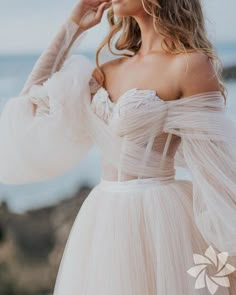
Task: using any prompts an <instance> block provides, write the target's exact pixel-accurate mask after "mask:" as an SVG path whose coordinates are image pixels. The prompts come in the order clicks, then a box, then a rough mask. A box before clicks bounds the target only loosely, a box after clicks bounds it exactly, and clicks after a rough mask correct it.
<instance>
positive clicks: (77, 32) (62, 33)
mask: <svg viewBox="0 0 236 295" xmlns="http://www.w3.org/2000/svg"><path fill="white" fill-rule="evenodd" d="M87 33H88V31H85V30H83V29H82V28H81V27H80V26H79V25H77V24H76V23H75V22H74V21H72V20H70V19H67V20H66V21H65V22H64V23H63V24H62V26H61V27H60V28H59V30H58V32H57V34H56V35H55V37H54V38H53V40H52V41H50V44H49V45H48V47H47V48H46V49H45V50H44V51H43V52H42V54H41V55H40V57H39V58H38V60H37V62H36V63H35V65H34V67H33V69H32V71H31V73H30V75H29V77H28V79H27V80H26V82H25V85H24V87H23V89H22V90H21V92H20V95H23V94H26V93H27V92H28V91H29V90H30V88H31V87H32V86H33V85H42V83H43V82H44V81H46V80H47V79H48V78H49V77H51V76H52V75H53V74H54V73H55V72H57V71H59V70H60V69H61V67H62V66H63V63H64V62H65V60H66V59H67V58H68V57H70V55H71V53H72V48H73V45H74V42H75V41H76V40H77V42H76V44H77V45H80V44H81V42H82V40H83V39H84V37H85V36H86V35H87Z"/></svg>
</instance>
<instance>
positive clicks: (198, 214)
mask: <svg viewBox="0 0 236 295" xmlns="http://www.w3.org/2000/svg"><path fill="white" fill-rule="evenodd" d="M164 131H165V132H167V133H173V134H176V135H178V136H180V137H181V149H182V153H183V157H184V160H185V163H186V165H187V167H188V169H189V171H190V172H191V174H192V181H193V210H194V218H195V221H196V224H197V226H198V228H199V230H200V232H201V234H202V236H203V237H204V238H205V240H206V241H207V242H208V244H210V245H212V246H214V247H215V248H216V249H218V250H219V251H222V252H228V254H229V255H230V256H235V255H236V126H235V124H234V122H233V121H232V120H231V119H230V118H229V117H228V116H227V115H226V108H225V104H224V98H223V96H222V95H221V93H220V92H219V91H209V92H204V93H199V94H197V95H193V96H189V97H185V98H181V99H179V100H177V101H173V103H172V102H171V103H170V104H169V108H168V115H167V118H166V122H165V127H164Z"/></svg>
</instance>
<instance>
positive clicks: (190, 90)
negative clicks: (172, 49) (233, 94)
mask: <svg viewBox="0 0 236 295" xmlns="http://www.w3.org/2000/svg"><path fill="white" fill-rule="evenodd" d="M173 72H174V76H175V77H176V79H177V80H178V83H179V86H180V89H181V92H182V96H185V97H187V96H190V95H194V94H197V93H201V92H207V91H218V90H219V89H220V88H219V81H218V78H217V76H216V73H215V69H214V67H213V64H212V62H211V61H210V59H209V57H208V56H207V55H206V54H205V53H202V52H190V53H183V54H178V55H177V56H176V58H175V62H174V67H173Z"/></svg>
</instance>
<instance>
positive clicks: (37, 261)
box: [0, 187, 90, 295]
mask: <svg viewBox="0 0 236 295" xmlns="http://www.w3.org/2000/svg"><path fill="white" fill-rule="evenodd" d="M89 192H90V188H88V187H83V188H81V189H80V190H79V191H78V193H76V195H75V196H74V197H72V198H71V199H67V200H65V201H63V202H61V203H59V204H57V205H55V206H51V207H46V208H42V209H37V210H31V211H27V212H26V213H24V214H15V213H12V212H10V211H9V210H8V207H7V204H6V203H2V204H1V205H0V295H32V294H34V295H36V294H40V295H42V294H50V293H52V290H53V287H54V284H55V279H56V274H57V271H58V267H59V263H60V260H61V257H62V253H63V250H64V247H65V243H66V240H67V238H68V235H69V232H70V229H71V227H72V224H73V222H74V220H75V218H76V215H77V214H78V212H79V209H80V207H81V205H82V203H83V202H84V200H85V198H86V197H87V195H88V194H89Z"/></svg>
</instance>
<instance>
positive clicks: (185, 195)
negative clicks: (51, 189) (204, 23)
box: [0, 21, 236, 295]
mask: <svg viewBox="0 0 236 295" xmlns="http://www.w3.org/2000/svg"><path fill="white" fill-rule="evenodd" d="M79 29H80V28H79V27H78V26H77V25H76V24H75V23H73V22H72V21H66V22H65V23H64V24H63V26H62V27H61V28H60V30H59V32H58V34H57V35H56V36H55V39H54V40H53V41H52V42H51V43H50V44H49V46H48V48H47V49H46V50H45V51H44V52H43V53H42V55H41V57H40V58H39V60H38V61H37V63H36V64H35V66H34V68H33V70H32V73H31V74H30V76H29V78H28V80H27V81H26V83H25V85H24V88H23V90H22V91H21V93H20V95H19V96H17V97H12V98H11V99H9V100H8V101H7V102H6V104H5V105H4V108H3V110H2V112H1V117H0V140H1V144H0V181H1V182H2V183H7V184H22V183H30V182H35V181H43V180H47V179H50V178H52V177H56V176H59V175H62V174H63V173H65V172H66V171H69V170H70V169H72V168H74V167H75V166H77V165H79V162H80V160H81V159H82V158H83V157H84V156H85V155H86V153H87V152H88V151H89V149H90V148H91V147H92V146H93V145H94V144H96V146H97V147H98V148H99V150H100V154H101V159H102V171H101V181H100V183H99V184H98V185H96V186H95V187H94V188H93V189H92V190H91V192H90V194H89V196H88V197H87V198H86V200H85V201H84V203H83V205H82V207H81V209H80V210H79V213H78V215H77V217H76V220H75V222H74V224H73V227H72V229H71V232H70V235H69V238H68V241H67V244H66V247H65V250H64V254H63V257H62V260H61V264H60V268H59V272H58V276H57V280H56V285H55V289H54V293H53V294H54V295H111V294H112V295H193V294H198V295H200V294H201V295H206V294H210V293H209V288H212V289H214V288H215V291H216V289H217V288H218V287H219V288H218V290H217V292H216V293H215V294H221V295H226V294H227V295H229V294H236V282H235V277H233V276H232V272H231V274H229V272H228V273H227V272H225V273H224V274H225V276H224V278H222V279H221V278H218V279H217V277H216V276H213V275H211V276H210V275H209V274H207V272H206V268H207V262H206V260H203V261H202V263H203V264H201V265H200V266H199V267H201V269H202V270H203V271H202V273H201V276H202V287H201V288H199V289H197V288H196V286H195V281H196V279H195V278H194V277H193V276H191V275H190V274H189V273H188V272H187V271H188V270H189V269H190V268H191V267H194V265H195V262H196V261H195V260H194V258H193V254H199V255H204V254H205V252H206V250H207V248H208V246H210V245H211V246H212V247H213V249H214V250H215V251H216V253H217V254H218V252H227V253H228V255H229V259H231V260H228V261H230V262H231V265H234V266H236V265H235V256H236V214H235V213H236V127H235V125H234V124H233V122H232V121H231V120H230V119H229V118H228V117H227V116H226V113H225V105H224V98H223V96H222V95H221V93H220V92H219V91H210V92H204V93H199V94H196V95H192V96H189V97H184V98H181V99H178V100H172V101H164V100H163V99H161V98H160V97H159V96H158V94H157V93H156V92H155V91H154V90H150V89H138V88H133V89H130V90H128V91H126V92H125V93H124V94H123V95H121V96H120V97H119V99H118V100H117V101H116V102H112V101H111V99H110V97H109V93H108V91H107V90H106V89H105V88H104V87H102V86H101V85H99V83H98V82H97V81H96V80H95V78H94V77H93V76H92V71H93V68H94V66H93V65H92V63H91V62H90V61H89V60H88V59H87V58H86V57H85V56H83V55H72V54H71V48H72V44H73V42H74V41H75V40H76V39H77V41H78V44H80V42H81V40H82V39H83V36H84V35H85V34H86V31H80V30H79ZM35 105H36V106H37V108H35ZM179 166H180V167H185V168H186V169H188V171H189V173H190V174H191V176H192V180H191V181H190V180H184V179H176V178H175V172H176V168H177V167H179ZM218 258H219V257H218ZM208 264H209V261H208ZM227 278H228V280H229V283H230V286H228V287H225V286H222V284H223V283H222V280H224V282H226V280H227ZM199 282H200V281H199ZM212 282H213V283H212ZM214 282H215V284H214ZM204 284H205V286H204ZM216 285H217V286H216ZM223 285H224V284H223ZM207 287H208V288H207ZM212 289H211V290H212ZM211 294H213V293H211Z"/></svg>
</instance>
